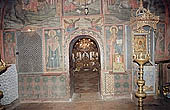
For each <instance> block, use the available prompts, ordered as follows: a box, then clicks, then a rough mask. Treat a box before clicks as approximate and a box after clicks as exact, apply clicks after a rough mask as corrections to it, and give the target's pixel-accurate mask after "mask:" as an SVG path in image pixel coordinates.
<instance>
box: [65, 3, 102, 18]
mask: <svg viewBox="0 0 170 110" xmlns="http://www.w3.org/2000/svg"><path fill="white" fill-rule="evenodd" d="M63 1H64V2H63V5H64V7H63V12H64V15H65V16H79V15H85V13H84V9H85V8H88V10H89V13H88V15H96V14H100V10H101V0H63Z"/></svg>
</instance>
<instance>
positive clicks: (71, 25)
mask: <svg viewBox="0 0 170 110" xmlns="http://www.w3.org/2000/svg"><path fill="white" fill-rule="evenodd" d="M78 21H80V18H71V19H68V18H66V19H64V29H65V33H66V34H68V33H71V32H73V31H75V30H77V29H79V27H78V26H76V22H78Z"/></svg>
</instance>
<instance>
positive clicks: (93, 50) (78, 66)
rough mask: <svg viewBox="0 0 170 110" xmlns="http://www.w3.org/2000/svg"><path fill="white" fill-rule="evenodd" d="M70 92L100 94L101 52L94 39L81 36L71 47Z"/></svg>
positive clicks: (75, 39)
mask: <svg viewBox="0 0 170 110" xmlns="http://www.w3.org/2000/svg"><path fill="white" fill-rule="evenodd" d="M69 70H70V71H69V72H70V92H71V96H72V95H73V93H99V92H100V71H101V66H100V50H99V46H98V44H97V42H96V40H95V39H94V38H92V37H91V36H88V35H80V36H77V37H75V38H74V39H73V40H72V41H71V42H70V47H69Z"/></svg>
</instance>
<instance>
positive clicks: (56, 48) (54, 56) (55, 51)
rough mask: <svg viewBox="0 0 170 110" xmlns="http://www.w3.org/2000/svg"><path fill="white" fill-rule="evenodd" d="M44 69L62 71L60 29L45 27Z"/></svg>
mask: <svg viewBox="0 0 170 110" xmlns="http://www.w3.org/2000/svg"><path fill="white" fill-rule="evenodd" d="M44 34H45V71H47V72H54V71H62V67H63V66H62V61H63V60H62V59H63V58H62V31H61V29H45V30H44Z"/></svg>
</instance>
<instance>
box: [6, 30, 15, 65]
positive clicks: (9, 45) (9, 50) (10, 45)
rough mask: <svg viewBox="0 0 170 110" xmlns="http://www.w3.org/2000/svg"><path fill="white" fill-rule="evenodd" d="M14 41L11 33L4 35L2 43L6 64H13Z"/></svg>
mask: <svg viewBox="0 0 170 110" xmlns="http://www.w3.org/2000/svg"><path fill="white" fill-rule="evenodd" d="M15 45H16V44H15V39H14V38H13V35H12V34H11V33H6V35H5V42H4V47H5V49H4V51H5V60H7V63H10V64H13V63H15Z"/></svg>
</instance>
